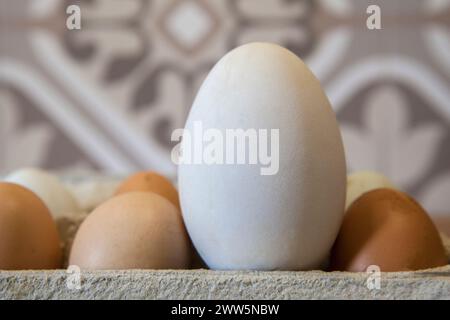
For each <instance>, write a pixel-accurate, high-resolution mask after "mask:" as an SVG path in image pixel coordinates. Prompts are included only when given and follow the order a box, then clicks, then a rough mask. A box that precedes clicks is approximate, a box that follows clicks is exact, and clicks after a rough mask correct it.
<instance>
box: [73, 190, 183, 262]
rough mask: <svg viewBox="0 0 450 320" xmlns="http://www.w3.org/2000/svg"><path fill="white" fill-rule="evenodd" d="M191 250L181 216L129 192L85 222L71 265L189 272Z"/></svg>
mask: <svg viewBox="0 0 450 320" xmlns="http://www.w3.org/2000/svg"><path fill="white" fill-rule="evenodd" d="M190 250H191V247H190V243H189V238H188V235H187V232H186V230H185V227H184V224H183V220H182V218H181V215H180V214H179V211H178V209H177V208H176V207H175V206H174V205H173V204H172V203H171V202H170V201H168V200H167V199H165V198H163V197H162V196H160V195H157V194H155V193H151V192H129V193H125V194H122V195H119V196H116V197H114V198H112V199H110V200H108V201H106V202H105V203H104V204H102V205H100V206H99V207H98V208H97V209H95V210H94V211H93V212H92V213H91V214H90V215H89V216H88V217H87V218H86V220H85V221H84V222H83V223H82V225H81V226H80V229H79V230H78V232H77V234H76V236H75V239H74V242H73V245H72V249H71V253H70V261H69V263H70V265H77V266H79V267H80V268H83V269H110V270H114V269H187V268H188V267H189V264H190V257H191V255H192V253H191V251H190Z"/></svg>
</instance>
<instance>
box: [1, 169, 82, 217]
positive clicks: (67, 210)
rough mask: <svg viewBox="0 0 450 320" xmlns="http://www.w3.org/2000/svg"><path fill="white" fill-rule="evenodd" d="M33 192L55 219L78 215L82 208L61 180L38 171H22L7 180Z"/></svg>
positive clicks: (14, 173)
mask: <svg viewBox="0 0 450 320" xmlns="http://www.w3.org/2000/svg"><path fill="white" fill-rule="evenodd" d="M5 181H7V182H11V183H15V184H18V185H21V186H23V187H25V188H27V189H29V190H31V191H33V192H34V193H35V194H36V195H37V196H38V197H39V198H41V200H42V201H43V202H44V203H45V204H46V205H47V207H48V209H49V210H50V212H51V214H52V216H53V218H54V219H58V218H61V217H63V216H66V215H70V214H73V213H77V212H78V211H79V210H80V208H79V206H78V204H77V202H76V200H75V199H74V197H73V196H72V194H71V193H70V192H69V191H68V190H67V189H66V188H65V187H64V185H63V184H62V183H61V182H60V181H59V179H58V178H57V177H56V176H54V175H52V174H50V173H47V172H45V171H42V170H38V169H21V170H18V171H16V172H13V173H12V174H10V175H9V176H7V177H6V178H5Z"/></svg>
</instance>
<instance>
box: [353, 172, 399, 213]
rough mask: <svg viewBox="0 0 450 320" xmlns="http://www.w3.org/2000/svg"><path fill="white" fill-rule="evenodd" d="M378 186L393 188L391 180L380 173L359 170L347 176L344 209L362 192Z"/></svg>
mask: <svg viewBox="0 0 450 320" xmlns="http://www.w3.org/2000/svg"><path fill="white" fill-rule="evenodd" d="M379 188H388V189H395V187H394V185H393V184H392V182H391V181H390V180H389V179H388V178H386V177H385V176H383V175H382V174H379V173H376V172H372V171H359V172H355V173H352V174H351V175H349V176H348V177H347V199H346V200H345V210H347V209H348V207H350V206H351V204H352V203H353V202H354V201H355V200H356V199H357V198H359V197H360V196H361V195H362V194H363V193H366V192H369V191H371V190H375V189H379Z"/></svg>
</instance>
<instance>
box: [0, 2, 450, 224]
mask: <svg viewBox="0 0 450 320" xmlns="http://www.w3.org/2000/svg"><path fill="white" fill-rule="evenodd" d="M70 4H78V5H79V6H80V7H81V10H82V29H81V30H80V31H69V30H67V29H66V28H65V19H66V13H65V10H66V8H67V6H68V5H70ZM369 4H378V5H379V6H380V7H381V9H382V27H383V29H382V30H377V31H371V30H368V29H367V28H366V18H367V15H366V8H367V7H368V5H369ZM449 28H450V1H448V0H429V1H421V0H384V1H383V0H377V1H365V0H362V1H361V0H339V1H330V0H320V1H319V0H317V1H313V0H80V1H76V0H65V1H53V0H15V1H10V0H0V133H1V134H0V149H1V150H2V151H1V153H0V174H1V173H6V172H8V171H10V170H13V169H14V168H17V167H21V166H31V165H34V166H41V167H45V168H50V169H58V170H62V169H67V168H84V169H97V170H102V171H105V172H129V171H133V170H138V169H141V168H154V169H157V170H160V171H162V172H164V173H166V174H169V175H172V176H174V175H175V168H174V166H173V165H172V164H171V162H170V148H171V143H170V133H171V132H172V130H173V129H174V128H178V127H182V126H183V124H184V121H185V118H186V115H187V113H188V111H189V107H190V105H191V103H192V100H193V98H194V95H195V93H196V90H197V89H198V86H199V85H200V83H201V82H202V80H203V78H204V77H205V75H206V74H207V72H208V70H209V69H210V68H211V67H212V66H213V64H214V63H215V62H216V61H217V60H218V59H219V58H220V57H221V56H222V55H223V54H224V53H225V52H227V51H228V50H230V49H231V48H233V47H235V46H238V45H240V44H243V43H246V42H250V41H256V40H258V41H271V42H276V43H280V44H282V45H284V46H286V47H288V48H290V49H291V50H293V51H294V52H295V53H297V54H298V55H299V56H301V57H302V58H303V59H304V60H305V61H306V62H307V64H308V65H309V66H310V67H311V68H312V70H313V71H314V73H315V74H316V75H317V76H318V78H319V79H320V80H321V82H322V83H323V85H324V88H325V90H326V92H327V94H328V96H329V98H330V100H331V102H332V105H333V107H334V108H335V110H336V112H337V115H338V119H339V121H340V124H341V127H342V131H343V136H344V140H345V141H344V142H345V147H346V151H347V156H348V159H347V161H348V167H349V170H359V169H376V170H378V171H381V172H383V173H385V174H387V175H388V176H390V177H391V178H392V179H393V180H394V182H395V183H396V184H398V185H399V186H401V187H402V188H404V189H405V190H407V191H409V192H411V193H412V194H414V195H415V196H416V197H418V198H419V200H420V201H422V202H423V203H424V204H425V206H426V207H427V208H428V209H429V210H432V211H433V212H435V213H436V215H439V214H443V213H444V212H450V209H449V208H450V197H449V194H450V32H449V31H450V30H449ZM439 218H442V217H439Z"/></svg>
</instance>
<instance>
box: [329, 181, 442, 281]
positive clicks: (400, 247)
mask: <svg viewBox="0 0 450 320" xmlns="http://www.w3.org/2000/svg"><path fill="white" fill-rule="evenodd" d="M330 262H331V269H332V270H340V271H354V272H363V271H366V270H367V268H368V267H369V266H371V265H376V266H378V267H379V268H380V270H381V271H411V270H420V269H427V268H432V267H438V266H443V265H446V264H447V263H448V261H447V257H446V254H445V249H444V246H443V244H442V241H441V239H440V237H439V233H438V231H437V229H436V227H435V226H434V224H433V222H432V221H431V219H430V218H429V216H428V215H427V213H426V212H425V211H424V209H423V208H422V207H421V206H420V205H419V204H418V203H417V202H416V201H415V200H413V199H412V198H411V197H409V196H408V195H406V194H405V193H402V192H400V191H396V190H392V189H376V190H373V191H369V192H367V193H365V194H363V195H362V196H360V197H359V198H358V199H357V200H356V201H355V202H354V203H353V204H352V205H351V206H350V208H349V209H348V210H347V213H346V215H345V217H344V221H343V224H342V227H341V229H340V232H339V235H338V237H337V239H336V242H335V244H334V247H333V249H332V254H331V261H330Z"/></svg>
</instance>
